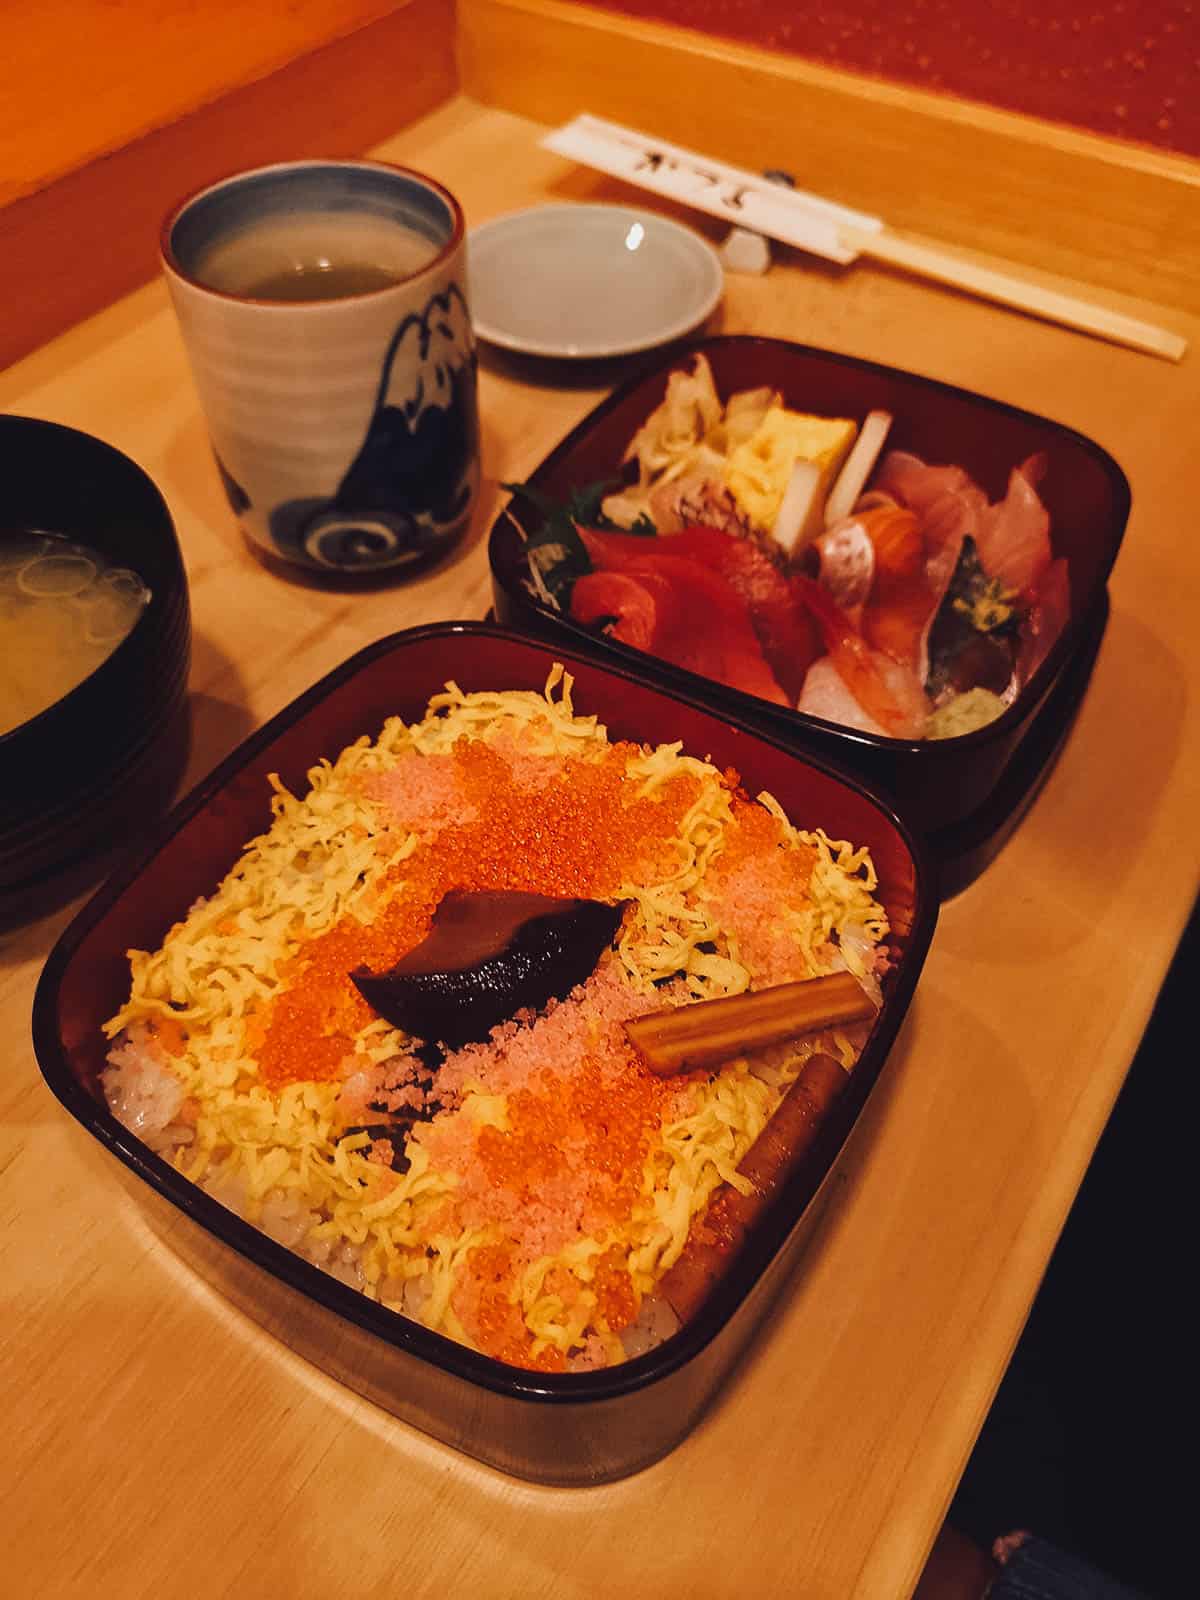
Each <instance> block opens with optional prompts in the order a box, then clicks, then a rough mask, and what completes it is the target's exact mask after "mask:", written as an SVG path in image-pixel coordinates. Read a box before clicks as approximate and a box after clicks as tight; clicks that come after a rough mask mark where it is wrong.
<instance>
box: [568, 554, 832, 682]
mask: <svg viewBox="0 0 1200 1600" xmlns="http://www.w3.org/2000/svg"><path fill="white" fill-rule="evenodd" d="M579 536H580V538H581V539H582V540H583V543H584V545H585V547H586V549H587V552H588V554H589V556H590V557H591V559H592V564H593V566H594V567H596V568H597V569H598V570H600V571H618V572H631V571H638V572H644V571H648V570H650V567H649V566H648V563H654V562H656V561H658V560H660V559H664V558H665V559H669V560H679V559H686V560H691V561H695V562H697V563H698V564H699V565H700V566H702V567H704V568H705V569H706V570H707V571H708V572H709V573H715V574H716V575H717V576H718V577H720V578H722V579H724V581H725V582H726V583H727V584H728V585H729V587H730V588H731V589H732V590H733V592H734V593H735V594H736V595H737V596H738V597H739V598H740V599H741V600H742V601H744V603H745V605H746V608H747V610H748V612H749V616H750V625H751V627H752V628H753V629H754V633H755V636H756V637H757V639H758V642H759V644H760V646H761V647H762V653H763V655H764V656H765V658H766V660H767V664H768V665H769V666H770V668H771V670H772V672H773V673H774V675H775V677H776V679H777V680H778V682H779V683H780V685H781V686H782V688H783V690H784V692H785V693H786V695H787V696H788V699H789V700H794V699H795V697H796V695H798V694H799V693H800V689H801V686H802V685H803V683H804V675H805V673H806V672H807V671H808V669H809V667H810V666H811V665H812V663H813V661H815V660H816V658H817V656H818V655H819V654H820V641H819V638H818V635H817V630H816V628H815V627H814V625H813V622H812V619H811V617H810V616H809V614H808V610H807V608H806V607H805V605H804V602H803V600H802V599H801V598H800V597H799V596H798V595H797V594H796V592H795V590H794V589H793V587H792V584H791V581H790V579H788V578H786V577H785V576H784V575H783V573H782V572H780V570H779V569H778V567H776V566H775V564H774V562H772V561H771V560H770V558H769V557H768V556H767V555H766V554H765V553H764V552H763V551H762V550H761V549H760V548H759V547H758V545H756V544H754V543H753V542H752V541H751V540H748V539H742V538H738V537H737V536H736V535H734V534H729V533H724V532H722V531H721V530H720V529H718V528H701V527H689V528H685V529H683V530H682V532H680V533H672V534H666V535H663V536H662V537H660V538H658V539H650V538H647V539H643V538H639V537H638V536H637V535H636V534H627V533H610V532H608V531H607V530H603V531H602V530H599V529H595V528H580V529H579Z"/></svg>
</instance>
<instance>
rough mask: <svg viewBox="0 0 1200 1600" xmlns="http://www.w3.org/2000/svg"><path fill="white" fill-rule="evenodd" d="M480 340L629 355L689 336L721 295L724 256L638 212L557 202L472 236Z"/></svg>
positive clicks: (548, 350)
mask: <svg viewBox="0 0 1200 1600" xmlns="http://www.w3.org/2000/svg"><path fill="white" fill-rule="evenodd" d="M467 251H468V274H469V277H468V281H469V285H470V289H469V293H468V301H469V304H470V307H471V316H472V320H473V322H474V325H475V333H476V336H477V337H478V338H480V339H486V340H487V341H488V342H489V343H490V344H495V345H499V346H501V347H502V348H503V349H506V350H518V351H521V352H523V353H524V354H526V355H538V356H559V357H569V358H574V359H585V358H596V357H601V356H617V355H628V354H630V353H631V352H633V351H636V350H650V349H653V348H654V346H656V345H660V344H665V343H666V342H667V341H668V340H670V339H677V338H679V337H681V336H682V335H683V334H685V333H690V332H691V330H692V329H693V328H695V327H698V326H699V324H700V323H702V322H703V321H704V319H705V318H706V317H707V316H708V315H709V313H710V312H711V311H712V310H713V308H714V307H715V306H716V304H717V302H718V301H719V300H720V298H721V291H722V288H723V287H724V279H723V276H722V271H721V263H720V260H719V258H718V256H717V253H716V251H715V250H714V249H713V248H712V246H711V245H709V244H708V243H707V242H706V241H705V240H704V239H702V238H701V237H700V235H699V234H696V233H693V232H692V230H691V229H690V228H685V227H683V226H682V225H681V224H680V223H678V222H671V221H670V220H669V219H668V218H666V217H660V216H658V215H656V213H654V212H653V211H638V210H635V209H634V208H632V207H630V206H615V205H549V206H537V207H535V208H534V209H533V210H531V211H517V212H513V213H512V214H511V215H509V216H505V217H497V218H496V219H495V220H494V221H492V222H485V223H483V224H481V226H479V227H478V228H475V229H473V230H472V231H471V234H470V236H469V238H468V244H467Z"/></svg>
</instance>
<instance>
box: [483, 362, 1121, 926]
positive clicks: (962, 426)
mask: <svg viewBox="0 0 1200 1600" xmlns="http://www.w3.org/2000/svg"><path fill="white" fill-rule="evenodd" d="M697 356H702V357H703V358H704V360H705V361H706V362H707V363H708V366H709V367H710V368H711V372H712V376H713V380H714V382H715V387H716V390H717V393H718V394H719V395H720V396H721V397H722V398H723V399H724V398H727V397H729V396H731V395H735V394H738V393H740V392H743V391H749V390H754V389H756V388H759V387H762V386H768V387H769V388H771V389H773V390H775V391H777V392H778V393H779V394H780V395H781V396H782V401H783V404H784V406H786V407H787V408H788V409H789V410H792V411H795V412H803V413H810V414H814V415H816V416H822V417H830V418H835V417H836V418H848V419H853V420H857V421H859V422H861V421H862V420H863V419H864V418H866V417H867V416H868V415H869V414H870V413H872V412H884V413H886V414H888V415H889V416H890V417H891V419H892V420H891V425H890V430H889V433H888V436H887V441H886V448H887V450H888V451H893V452H900V453H904V454H905V455H911V456H914V457H917V458H920V460H922V461H924V462H927V463H929V464H945V465H947V466H953V467H954V468H957V469H961V470H962V472H963V473H965V474H966V475H967V476H968V477H969V479H970V481H971V482H972V484H973V485H977V486H978V489H979V491H981V496H986V498H987V500H988V501H989V502H992V503H999V502H1002V501H1003V499H1004V497H1005V494H1006V491H1007V489H1008V486H1009V485H1010V483H1011V481H1012V478H1013V474H1014V469H1017V468H1019V467H1020V466H1021V464H1022V463H1025V462H1028V461H1036V463H1037V470H1038V474H1039V476H1038V482H1037V493H1038V495H1039V496H1040V499H1041V502H1042V505H1043V506H1044V509H1045V513H1046V514H1047V515H1048V519H1049V544H1050V552H1049V553H1050V554H1051V555H1052V557H1053V560H1054V564H1055V568H1056V570H1057V571H1059V572H1062V571H1064V570H1065V579H1066V582H1065V590H1066V593H1065V594H1064V596H1063V601H1064V609H1065V616H1064V617H1063V619H1062V624H1061V631H1060V632H1058V634H1057V637H1056V638H1055V639H1054V642H1053V644H1052V646H1051V647H1050V648H1049V649H1048V650H1047V651H1046V653H1045V655H1044V658H1043V659H1041V660H1040V661H1038V662H1037V663H1036V665H1035V667H1034V669H1033V670H1032V671H1031V672H1030V674H1029V675H1028V677H1027V679H1026V680H1025V681H1022V682H1021V683H1020V686H1019V688H1017V689H1015V690H1014V691H1010V695H1009V697H1008V700H1007V703H1006V705H1005V707H1004V709H1003V710H1002V712H1001V713H1000V714H999V715H997V716H996V717H995V720H993V721H991V722H989V723H987V725H986V726H981V727H978V728H976V729H974V730H973V731H970V732H965V733H961V734H957V735H956V736H953V737H948V738H939V739H933V738H926V739H911V738H902V737H895V736H891V735H889V734H887V733H884V732H877V731H865V730H864V729H863V728H856V727H850V726H846V725H844V724H842V723H835V722H832V721H830V720H827V719H826V718H825V717H822V716H817V715H814V714H812V713H810V712H807V711H800V710H795V709H792V707H791V706H790V705H786V704H777V703H774V702H773V701H771V700H768V699H764V698H761V697H760V696H759V695H758V694H754V695H751V694H748V693H744V692H742V691H741V690H740V689H737V688H733V687H729V686H728V685H727V684H726V683H722V682H719V681H716V680H714V679H713V678H711V677H706V676H700V675H699V674H698V673H697V672H696V671H693V670H689V669H688V668H687V667H686V666H681V665H677V664H674V663H672V662H671V661H669V660H665V659H662V657H661V656H658V655H651V654H648V653H647V651H646V650H640V649H635V648H633V647H632V646H631V645H629V644H627V643H623V642H621V641H620V640H619V639H616V638H614V637H612V633H611V630H610V629H607V628H605V627H604V626H602V625H601V626H597V625H596V624H595V623H590V624H587V625H585V624H584V623H582V622H581V621H578V620H576V619H575V618H574V617H573V616H572V615H571V614H570V612H569V611H568V610H567V609H566V608H564V607H563V606H561V605H555V604H553V603H550V602H548V597H547V595H546V594H545V593H544V592H543V590H542V586H540V585H539V584H538V582H537V580H536V577H532V576H531V570H530V560H529V541H530V540H531V539H536V537H537V536H538V534H539V531H540V529H541V528H542V526H543V524H544V512H543V508H544V507H545V506H547V505H565V506H567V507H570V506H571V504H572V501H573V500H574V499H577V497H578V496H579V495H580V493H581V492H582V491H587V490H588V489H589V488H591V487H592V486H596V485H598V484H604V483H607V484H608V485H610V486H614V487H616V488H618V489H619V488H620V486H621V485H622V484H623V483H624V482H627V481H628V479H629V476H630V472H631V469H630V467H629V466H628V465H627V463H626V460H625V458H626V455H627V452H628V450H629V447H630V443H631V440H633V439H634V436H635V435H636V434H637V433H638V430H639V429H640V428H642V427H643V425H644V424H645V423H646V420H647V418H648V417H650V416H651V415H652V414H653V413H654V412H655V411H656V408H658V407H660V406H661V405H662V404H663V401H664V397H665V396H666V395H667V393H668V384H669V382H670V380H671V379H672V375H673V374H679V373H681V372H685V371H687V370H688V369H689V367H691V366H692V365H693V364H694V363H695V361H696V358H697ZM871 487H872V480H871V479H870V478H869V479H868V480H867V483H866V489H867V490H868V491H870V490H871ZM1129 506H1130V494H1129V486H1128V483H1127V481H1126V478H1125V475H1124V473H1123V472H1122V470H1121V468H1120V467H1119V466H1118V464H1117V463H1116V461H1115V460H1114V459H1113V458H1112V457H1111V456H1110V455H1109V454H1108V453H1107V452H1106V451H1105V450H1104V449H1102V448H1101V447H1100V446H1099V445H1097V444H1095V443H1094V442H1093V441H1092V440H1090V439H1088V438H1086V437H1085V436H1084V435H1082V434H1080V433H1077V432H1075V431H1074V430H1073V429H1071V428H1069V427H1066V426H1064V425H1063V424H1061V423H1058V422H1055V421H1052V420H1050V419H1048V418H1045V417H1041V416H1038V415H1036V414H1034V413H1032V412H1029V411H1024V410H1021V409H1019V408H1017V407H1015V406H1011V405H1007V404H1004V403H1002V402H1000V401H996V400H992V399H989V398H988V397H986V396H983V395H979V394H974V393H971V392H970V391H968V390H965V389H959V388H955V387H952V386H951V385H948V384H944V383H940V382H936V381H934V380H932V379H929V378H925V377H922V376H920V375H918V374H915V373H910V372H904V371H900V370H898V369H896V368H892V367H886V366H882V365H880V364H878V363H875V362H870V361H863V360H858V359H856V358H853V357H849V356H843V355H839V354H836V353H833V352H830V351H825V350H820V349H815V348H812V347H809V346H805V345H800V344H794V343H790V342H787V341H783V340H778V339H768V338H759V337H755V336H750V335H732V336H718V337H714V338H707V339H700V340H696V341H692V342H690V343H688V344H685V345H682V346H675V347H673V348H672V349H671V350H670V351H668V352H667V353H666V354H664V355H660V356H659V357H658V358H656V360H655V361H654V362H653V363H652V364H651V365H649V366H648V367H644V368H642V369H641V370H640V371H639V372H638V373H636V374H635V375H634V376H633V377H631V378H630V379H629V380H628V381H627V382H625V383H624V384H623V385H621V386H620V387H619V388H617V389H616V390H615V391H614V392H613V393H612V394H611V395H610V396H609V397H608V398H607V399H606V400H604V401H603V402H602V403H601V404H600V405H599V406H597V408H596V409H595V410H594V411H593V412H592V413H591V414H590V415H589V416H588V417H586V418H585V419H584V420H583V421H582V422H581V423H580V424H579V425H578V426H577V427H576V428H575V429H574V430H573V431H572V432H571V433H570V434H568V436H567V437H566V438H565V439H564V440H563V441H562V442H561V443H560V444H559V445H558V446H557V447H556V448H555V449H554V450H553V451H552V452H551V454H550V455H549V456H548V457H547V458H546V460H545V461H544V462H542V464H541V465H540V466H539V467H538V468H537V469H536V471H535V472H534V473H533V474H532V476H531V477H530V479H529V480H528V483H527V484H526V485H525V486H523V487H522V490H521V492H519V493H516V494H514V496H513V498H512V500H511V501H510V503H509V505H508V506H507V507H506V508H505V510H504V511H503V512H502V513H501V515H500V516H499V517H498V518H497V520H496V522H495V523H494V525H493V527H492V530H491V535H490V541H489V558H490V563H491V572H492V590H493V603H494V609H495V615H496V618H497V620H498V621H500V622H503V623H506V624H508V625H509V626H513V627H518V628H521V629H524V630H526V631H530V632H534V633H537V634H540V635H542V636H544V637H550V638H561V639H565V640H570V641H571V643H572V644H574V645H575V646H576V647H578V648H583V649H588V650H592V651H598V652H600V653H601V654H602V655H604V656H606V657H608V658H609V659H615V660H620V661H624V662H625V663H627V664H630V665H633V664H636V665H637V666H638V667H639V668H640V669H641V670H644V671H649V672H651V673H652V674H653V675H654V676H655V677H656V678H657V679H658V680H659V681H661V682H663V683H664V684H668V685H670V686H672V687H675V688H679V689H682V690H684V691H686V692H687V693H689V694H693V695H698V696H700V697H701V698H702V699H703V700H704V701H705V702H706V703H708V704H710V705H712V706H714V707H716V708H720V709H723V710H727V711H731V712H734V713H736V715H738V716H739V717H741V718H743V719H745V720H747V721H749V722H750V723H751V724H753V725H755V726H757V727H760V728H763V729H764V730H768V731H770V732H771V733H772V734H773V735H774V736H776V737H778V738H782V739H784V740H785V741H787V742H789V743H791V744H793V745H795V746H796V747H797V748H800V749H803V750H806V751H811V752H814V753H817V754H820V755H824V756H828V757H830V758H832V759H833V760H835V761H838V762H840V763H843V764H844V765H846V766H848V767H850V768H851V769H852V770H854V771H856V772H858V773H859V774H861V775H862V776H863V777H864V778H866V779H867V780H868V781H869V782H871V783H872V784H873V785H877V786H878V787H879V788H880V789H881V790H883V791H884V792H885V793H887V794H888V795H889V796H890V797H891V798H892V800H893V801H894V802H895V804H896V806H897V808H898V809H899V810H900V811H901V813H902V814H903V815H904V816H905V817H906V818H907V819H908V820H909V821H910V822H911V823H912V824H913V826H914V827H915V828H917V829H918V831H920V832H921V833H922V835H923V836H924V838H925V839H926V841H927V843H928V844H929V845H930V847H931V850H932V853H933V855H934V857H935V859H936V860H937V862H938V863H939V865H940V869H941V884H942V893H943V894H944V895H946V894H951V893H954V892H956V891H957V890H958V889H960V888H962V887H963V886H965V884H966V883H968V882H970V881H971V879H972V878H973V877H975V876H976V875H977V874H978V872H980V871H981V870H982V869H983V868H984V867H985V866H986V865H987V864H988V862H989V861H990V860H991V859H992V858H993V856H994V855H995V853H996V851H997V850H998V849H999V848H1000V846H1001V844H1002V843H1003V842H1004V840H1005V839H1006V838H1007V837H1008V835H1009V834H1010V833H1011V831H1012V829H1013V828H1014V827H1015V826H1016V824H1017V823H1018V821H1019V820H1020V817H1021V816H1022V815H1023V813H1024V811H1025V809H1026V807H1027V806H1028V804H1029V802H1030V801H1031V799H1032V798H1033V796H1034V794H1035V793H1036V791H1037V789H1038V787H1039V785H1040V783H1041V782H1042V780H1043V779H1044V778H1045V776H1046V775H1047V773H1048V771H1049V770H1050V768H1051V766H1052V764H1053V761H1054V758H1055V757H1056V755H1057V753H1058V751H1059V749H1060V747H1061V745H1062V743H1063V741H1064V739H1065V737H1066V734H1067V732H1068V731H1069V728H1070V725H1071V722H1072V720H1073V717H1074V713H1075V711H1076V710H1077V709H1078V705H1079V703H1080V700H1081V698H1082V695H1083V693H1084V691H1085V689H1086V686H1087V682H1088V679H1089V677H1090V673H1091V668H1092V664H1093V662H1094V660H1095V657H1096V654H1097V651H1098V649H1099V645H1100V642H1101V638H1102V636H1103V632H1104V627H1105V623H1106V621H1107V615H1108V595H1107V582H1108V577H1109V573H1110V572H1111V570H1112V566H1113V563H1114V562H1115V560H1116V558H1117V554H1118V552H1119V549H1120V545H1121V540H1122V537H1123V535H1124V530H1125V524H1126V521H1127V518H1128V514H1129ZM656 542H657V541H656ZM687 620H688V623H689V625H690V626H691V627H693V628H694V629H695V630H696V631H697V632H701V631H702V630H703V629H704V627H705V617H704V616H703V615H696V616H694V617H689V618H688V619H687Z"/></svg>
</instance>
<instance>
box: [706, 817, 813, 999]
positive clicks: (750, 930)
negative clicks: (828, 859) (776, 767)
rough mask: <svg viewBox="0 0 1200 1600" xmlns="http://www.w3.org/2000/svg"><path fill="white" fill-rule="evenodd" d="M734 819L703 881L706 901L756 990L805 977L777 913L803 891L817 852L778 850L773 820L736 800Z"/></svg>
mask: <svg viewBox="0 0 1200 1600" xmlns="http://www.w3.org/2000/svg"><path fill="white" fill-rule="evenodd" d="M733 817H734V823H735V826H734V827H732V828H729V829H727V830H726V834H725V848H724V850H723V851H722V853H721V854H720V856H718V858H717V859H716V861H715V862H714V863H713V865H712V867H711V868H710V869H709V872H708V875H707V877H706V880H705V887H704V896H705V899H706V900H707V901H708V902H709V904H710V905H711V907H712V908H713V910H714V912H715V913H716V916H717V919H718V921H719V922H720V923H721V926H722V927H723V928H724V929H725V931H726V932H727V933H728V934H729V935H730V936H731V937H732V938H734V939H735V940H736V941H737V945H738V949H739V951H740V953H741V958H742V960H743V961H744V962H745V963H746V965H747V966H749V967H751V968H752V969H753V970H754V972H755V974H756V978H757V982H758V983H759V984H760V985H762V986H765V985H768V984H773V983H789V982H791V981H793V980H795V979H800V978H805V977H807V976H808V975H809V973H808V965H807V963H806V962H805V960H804V956H803V953H802V952H801V951H800V949H799V948H798V946H797V944H796V941H795V939H794V938H792V936H791V935H790V934H789V933H788V931H787V930H786V929H785V928H782V927H780V925H779V920H778V915H777V908H778V907H779V906H780V905H781V904H786V903H789V902H792V903H794V902H795V900H796V899H797V897H798V896H799V895H802V894H803V893H804V892H805V891H806V890H807V888H808V884H809V880H810V879H811V877H812V869H813V865H814V863H815V862H816V859H817V853H816V850H815V849H813V848H812V847H811V846H807V845H804V846H800V847H798V848H793V849H785V848H783V843H784V837H783V830H782V828H781V826H780V823H779V820H778V818H777V817H774V816H772V815H771V813H770V812H769V811H767V810H766V809H765V808H764V807H762V806H758V805H754V804H752V803H751V802H750V801H748V800H745V799H743V798H742V797H741V796H740V795H738V796H735V797H734V799H733Z"/></svg>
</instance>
